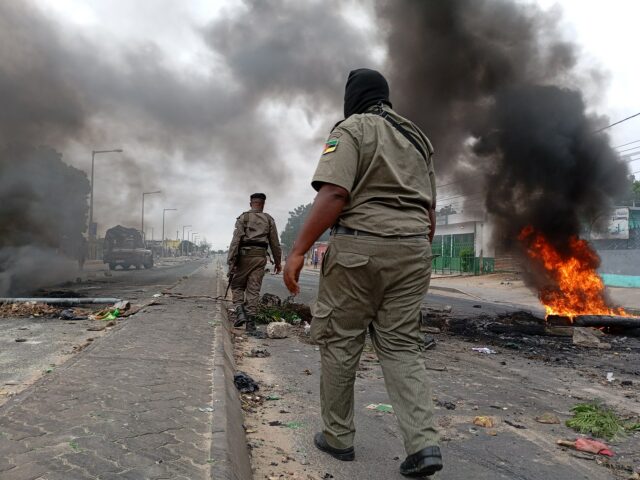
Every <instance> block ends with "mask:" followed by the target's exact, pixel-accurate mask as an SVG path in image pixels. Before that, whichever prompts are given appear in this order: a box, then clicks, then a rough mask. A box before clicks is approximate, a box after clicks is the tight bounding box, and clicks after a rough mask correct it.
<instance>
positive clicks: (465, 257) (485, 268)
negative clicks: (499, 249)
mask: <svg viewBox="0 0 640 480" xmlns="http://www.w3.org/2000/svg"><path fill="white" fill-rule="evenodd" d="M431 250H432V252H433V255H434V259H433V267H432V268H433V272H434V273H440V274H454V273H467V274H472V275H481V274H485V273H492V272H493V271H494V267H495V261H494V259H493V258H487V257H485V258H482V259H480V258H479V257H476V256H475V239H474V234H473V233H462V234H453V235H436V236H435V237H434V239H433V244H432V245H431Z"/></svg>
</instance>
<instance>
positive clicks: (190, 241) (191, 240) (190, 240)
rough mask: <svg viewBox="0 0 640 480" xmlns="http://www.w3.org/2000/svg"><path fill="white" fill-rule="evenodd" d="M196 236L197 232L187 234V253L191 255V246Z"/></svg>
mask: <svg viewBox="0 0 640 480" xmlns="http://www.w3.org/2000/svg"><path fill="white" fill-rule="evenodd" d="M197 235H198V232H193V231H191V232H189V236H190V237H191V238H190V239H189V253H191V244H192V243H193V239H194V238H195V237H196V236H197Z"/></svg>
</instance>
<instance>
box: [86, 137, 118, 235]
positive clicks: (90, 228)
mask: <svg viewBox="0 0 640 480" xmlns="http://www.w3.org/2000/svg"><path fill="white" fill-rule="evenodd" d="M122 151H123V150H122V149H121V148H116V149H114V150H92V151H91V194H90V197H89V237H92V236H93V237H95V232H93V172H94V170H95V160H96V155H98V154H99V153H122Z"/></svg>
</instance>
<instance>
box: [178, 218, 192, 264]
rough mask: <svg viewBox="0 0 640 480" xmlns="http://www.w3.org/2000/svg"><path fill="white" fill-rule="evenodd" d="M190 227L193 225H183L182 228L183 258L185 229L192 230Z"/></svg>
mask: <svg viewBox="0 0 640 480" xmlns="http://www.w3.org/2000/svg"><path fill="white" fill-rule="evenodd" d="M190 227H191V225H183V226H182V243H181V246H182V248H181V249H180V250H181V252H180V253H181V254H182V256H183V257H184V229H185V228H190Z"/></svg>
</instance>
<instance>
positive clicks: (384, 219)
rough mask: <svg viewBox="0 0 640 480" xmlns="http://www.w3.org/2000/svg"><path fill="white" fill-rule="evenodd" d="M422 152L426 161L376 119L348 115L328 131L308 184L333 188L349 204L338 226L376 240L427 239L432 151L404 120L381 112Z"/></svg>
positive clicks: (368, 115) (432, 202)
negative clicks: (344, 194) (374, 236)
mask: <svg viewBox="0 0 640 480" xmlns="http://www.w3.org/2000/svg"><path fill="white" fill-rule="evenodd" d="M384 109H385V110H386V111H387V112H389V115H390V116H391V118H393V119H394V120H395V121H396V122H398V123H399V124H400V125H401V126H402V127H403V128H404V129H405V130H407V131H408V133H409V134H411V135H412V136H413V137H414V138H415V140H416V141H417V142H418V143H419V144H420V145H421V146H422V147H423V150H424V152H425V153H426V154H427V156H428V159H427V161H425V159H424V157H423V156H422V155H421V154H420V152H418V150H416V148H415V146H413V145H412V144H411V142H409V140H407V139H406V138H405V137H404V135H402V134H401V133H400V132H399V131H398V130H397V129H396V128H395V127H394V126H393V125H391V124H390V123H389V122H388V121H387V120H385V119H384V118H382V117H381V116H380V115H377V114H375V113H370V112H371V111H372V109H370V110H369V111H368V112H367V113H364V114H358V115H351V116H350V117H349V118H347V119H346V120H345V121H343V122H342V123H340V124H339V125H338V126H337V127H335V128H334V129H333V131H332V132H331V134H330V135H329V138H328V140H327V143H326V145H325V148H324V152H323V154H322V156H321V157H320V162H319V163H318V167H317V169H316V172H315V174H314V176H313V181H312V183H311V185H312V186H313V188H315V189H316V190H319V189H320V187H321V186H322V184H323V183H331V184H334V185H338V186H340V187H342V188H344V189H346V190H347V191H348V192H349V201H348V203H347V205H346V206H345V208H344V210H343V211H342V213H341V214H340V218H339V219H338V223H339V224H340V225H342V226H344V227H348V228H353V229H355V230H361V231H365V232H371V233H375V234H377V235H381V236H394V235H416V234H425V235H426V234H427V233H428V232H429V231H430V228H431V222H430V221H429V214H428V211H429V209H430V208H435V204H436V203H435V202H436V179H435V172H434V168H433V158H432V154H433V147H432V146H431V143H430V142H429V139H428V138H427V137H426V136H425V135H424V133H422V132H421V131H420V129H419V128H418V127H417V126H415V125H414V124H413V123H412V122H410V121H409V120H407V119H405V118H403V117H401V116H400V115H398V114H397V113H395V112H394V111H393V110H391V109H390V108H389V107H386V106H385V107H384Z"/></svg>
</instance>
